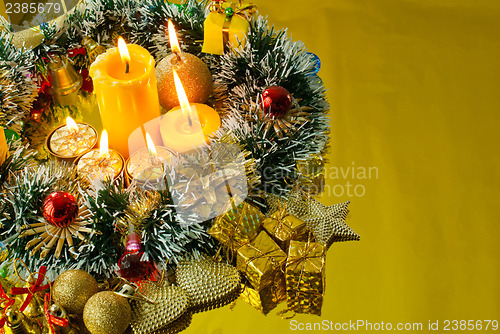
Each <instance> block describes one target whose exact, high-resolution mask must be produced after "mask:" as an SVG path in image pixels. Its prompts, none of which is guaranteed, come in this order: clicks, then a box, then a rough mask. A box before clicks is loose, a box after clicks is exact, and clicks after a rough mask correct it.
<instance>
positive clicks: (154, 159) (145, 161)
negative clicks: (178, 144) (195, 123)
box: [125, 133, 173, 187]
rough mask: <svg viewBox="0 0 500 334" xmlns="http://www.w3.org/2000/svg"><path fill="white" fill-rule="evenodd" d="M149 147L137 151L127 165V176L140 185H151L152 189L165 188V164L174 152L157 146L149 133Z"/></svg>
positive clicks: (147, 140) (147, 135) (147, 137)
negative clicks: (156, 187)
mask: <svg viewBox="0 0 500 334" xmlns="http://www.w3.org/2000/svg"><path fill="white" fill-rule="evenodd" d="M146 142H147V146H148V147H145V148H143V149H140V150H138V151H136V152H135V153H134V154H133V155H132V156H131V157H130V158H129V159H128V161H127V163H126V165H125V174H126V175H127V178H128V179H129V181H130V180H135V181H137V183H138V184H139V185H144V184H146V183H149V184H150V185H151V186H152V187H155V185H156V186H158V187H162V186H164V182H162V181H163V175H164V163H165V162H167V161H168V160H170V158H171V157H172V156H173V153H172V151H170V150H169V149H167V148H166V147H162V146H155V145H154V143H153V140H152V139H151V136H150V135H149V133H146Z"/></svg>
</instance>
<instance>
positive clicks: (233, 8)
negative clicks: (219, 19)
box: [211, 1, 257, 51]
mask: <svg viewBox="0 0 500 334" xmlns="http://www.w3.org/2000/svg"><path fill="white" fill-rule="evenodd" d="M221 2H222V1H213V2H212V5H211V11H212V12H216V13H218V14H222V15H226V19H225V20H224V24H223V25H222V40H223V43H224V50H225V51H227V48H228V45H229V27H230V26H231V21H232V19H233V17H234V15H238V16H240V17H242V18H244V19H245V20H247V19H248V17H247V14H249V16H250V15H252V14H253V13H254V12H255V10H257V6H255V5H254V4H248V5H246V6H243V4H242V2H241V1H240V2H239V5H237V4H234V3H231V4H230V5H229V6H227V7H226V8H224V7H223V6H222V4H221Z"/></svg>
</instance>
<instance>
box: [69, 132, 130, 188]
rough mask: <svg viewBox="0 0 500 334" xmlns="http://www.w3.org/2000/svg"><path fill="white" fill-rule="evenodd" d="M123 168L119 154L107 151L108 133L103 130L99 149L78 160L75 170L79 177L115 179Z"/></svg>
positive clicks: (110, 150)
mask: <svg viewBox="0 0 500 334" xmlns="http://www.w3.org/2000/svg"><path fill="white" fill-rule="evenodd" d="M123 166H124V161H123V157H122V156H121V155H120V153H118V152H117V151H115V150H112V149H108V133H107V132H106V130H103V132H102V135H101V142H100V144H99V149H93V150H91V151H89V152H87V153H85V154H83V155H82V156H81V157H80V158H78V162H77V167H76V169H77V172H78V174H79V175H81V176H87V177H89V178H92V179H95V178H112V179H116V178H117V177H118V176H120V174H121V172H122V171H123Z"/></svg>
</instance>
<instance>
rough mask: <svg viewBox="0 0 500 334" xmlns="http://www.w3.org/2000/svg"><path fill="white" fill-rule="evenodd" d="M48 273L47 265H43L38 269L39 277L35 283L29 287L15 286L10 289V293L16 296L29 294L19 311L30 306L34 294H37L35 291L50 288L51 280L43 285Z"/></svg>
mask: <svg viewBox="0 0 500 334" xmlns="http://www.w3.org/2000/svg"><path fill="white" fill-rule="evenodd" d="M46 273H47V267H45V266H41V267H40V270H39V271H38V277H37V279H36V281H35V283H34V284H33V285H31V286H30V287H29V288H17V287H14V288H11V289H10V294H11V295H14V296H17V295H25V294H27V296H26V299H25V300H24V303H23V304H22V305H21V307H20V308H19V311H21V312H23V311H24V310H25V309H26V307H28V305H29V303H30V302H31V300H32V299H33V296H34V295H35V293H37V292H40V291H43V290H47V289H48V288H50V282H49V283H48V284H45V285H41V284H42V283H43V281H44V280H45V274H46Z"/></svg>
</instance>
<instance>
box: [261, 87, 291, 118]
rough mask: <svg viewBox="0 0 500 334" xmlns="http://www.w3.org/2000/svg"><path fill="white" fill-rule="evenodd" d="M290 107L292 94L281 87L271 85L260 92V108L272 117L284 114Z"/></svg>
mask: <svg viewBox="0 0 500 334" xmlns="http://www.w3.org/2000/svg"><path fill="white" fill-rule="evenodd" d="M291 107H292V96H291V95H290V93H289V92H288V91H287V90H286V89H285V88H283V87H280V86H271V87H269V88H267V89H266V90H265V91H264V93H262V109H263V110H264V113H265V114H267V115H271V116H273V117H282V116H284V115H285V114H286V113H287V112H288V111H289V110H290V108H291Z"/></svg>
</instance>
